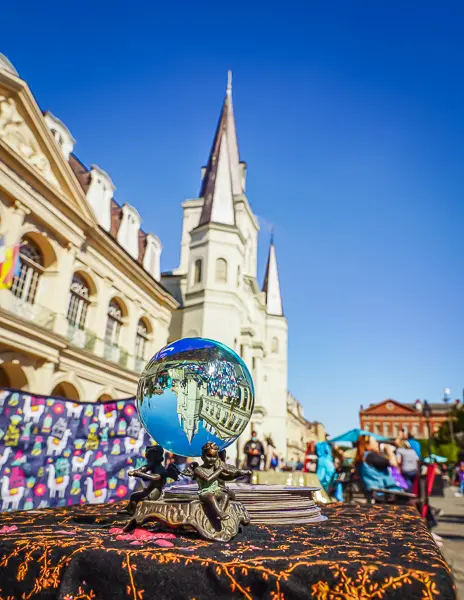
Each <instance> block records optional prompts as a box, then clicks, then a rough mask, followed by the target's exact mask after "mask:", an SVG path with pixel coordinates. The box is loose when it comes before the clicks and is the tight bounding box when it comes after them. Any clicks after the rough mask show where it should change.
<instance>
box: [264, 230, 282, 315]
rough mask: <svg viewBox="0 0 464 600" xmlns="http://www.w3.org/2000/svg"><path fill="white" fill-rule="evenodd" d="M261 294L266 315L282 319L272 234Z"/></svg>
mask: <svg viewBox="0 0 464 600" xmlns="http://www.w3.org/2000/svg"><path fill="white" fill-rule="evenodd" d="M263 292H264V293H265V294H266V312H267V314H268V315H274V316H277V317H282V316H283V314H284V311H283V305H282V295H281V293H280V283H279V272H278V270H277V259H276V252H275V245H274V232H272V233H271V242H270V245H269V255H268V258H267V266H266V274H265V276H264V284H263Z"/></svg>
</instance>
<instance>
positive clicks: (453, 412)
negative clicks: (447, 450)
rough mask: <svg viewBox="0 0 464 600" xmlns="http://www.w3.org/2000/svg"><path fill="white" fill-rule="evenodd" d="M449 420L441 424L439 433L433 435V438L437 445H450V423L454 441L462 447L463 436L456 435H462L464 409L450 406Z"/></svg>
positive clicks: (463, 431)
mask: <svg viewBox="0 0 464 600" xmlns="http://www.w3.org/2000/svg"><path fill="white" fill-rule="evenodd" d="M449 416H450V418H449V419H447V420H446V421H445V422H444V423H442V425H441V427H440V429H439V431H438V432H437V434H436V435H435V438H436V440H437V442H438V443H439V444H450V443H451V440H452V436H451V427H450V422H451V423H452V426H453V433H454V438H455V441H456V442H457V444H458V445H460V446H461V447H463V443H464V436H463V435H458V434H463V433H464V407H463V406H462V404H461V405H460V406H450V412H449Z"/></svg>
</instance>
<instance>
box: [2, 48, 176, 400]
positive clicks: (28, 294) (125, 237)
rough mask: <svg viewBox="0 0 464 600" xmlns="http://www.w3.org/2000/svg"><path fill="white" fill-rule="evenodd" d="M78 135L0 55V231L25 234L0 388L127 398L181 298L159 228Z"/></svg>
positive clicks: (6, 311) (5, 298)
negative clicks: (154, 229)
mask: <svg viewBox="0 0 464 600" xmlns="http://www.w3.org/2000/svg"><path fill="white" fill-rule="evenodd" d="M74 142H75V140H74V138H73V136H72V135H71V133H70V132H69V130H68V129H67V127H66V126H65V125H64V124H63V123H62V122H61V121H60V120H59V119H57V118H56V117H54V116H53V115H52V114H50V113H45V114H42V112H41V111H40V109H39V107H38V106H37V103H36V101H35V99H34V96H33V95H32V93H31V91H30V90H29V87H28V85H27V83H26V82H25V81H24V80H22V79H21V77H20V76H19V75H18V73H17V72H16V71H15V69H14V67H13V66H12V65H11V64H10V63H9V61H8V60H7V59H6V58H5V57H3V56H1V55H0V234H3V235H4V237H5V242H6V244H7V245H12V244H15V243H19V242H20V243H21V250H20V253H21V272H20V274H19V276H17V277H15V280H14V283H13V286H12V288H11V289H4V290H0V387H11V388H17V389H24V390H31V391H34V392H38V393H43V394H52V395H53V394H55V395H59V396H64V397H67V398H70V399H75V400H86V401H97V400H99V399H110V398H122V397H127V396H129V395H133V394H134V393H135V391H136V386H137V381H138V376H139V374H140V371H141V370H142V368H143V367H144V365H145V363H146V361H147V360H148V359H149V358H150V356H151V355H152V354H153V353H154V352H155V351H156V350H157V349H159V348H160V347H162V346H163V345H164V344H165V343H166V342H167V340H168V335H169V333H168V332H169V327H170V322H171V314H172V312H173V311H174V310H175V309H176V308H177V306H178V303H177V302H176V301H175V300H174V298H173V297H172V296H171V295H170V294H169V293H168V292H167V291H166V290H165V289H164V288H163V286H162V285H161V284H160V283H159V278H160V254H161V243H160V241H159V239H158V238H157V237H156V236H154V235H153V234H151V233H145V232H144V231H142V229H141V228H140V226H141V217H140V215H139V214H138V212H137V210H136V209H135V208H134V207H133V206H131V205H130V204H127V203H126V204H124V205H123V206H120V205H119V204H117V203H116V202H115V200H114V198H113V194H114V190H115V186H114V184H113V182H112V181H111V179H110V177H109V175H108V174H107V173H106V172H105V171H104V170H102V169H101V168H99V167H97V166H92V167H91V168H90V169H88V168H87V167H85V166H84V165H83V164H82V163H81V162H80V161H79V160H78V159H77V158H76V156H74V155H73V153H72V151H73V147H74Z"/></svg>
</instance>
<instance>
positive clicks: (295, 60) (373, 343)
mask: <svg viewBox="0 0 464 600" xmlns="http://www.w3.org/2000/svg"><path fill="white" fill-rule="evenodd" d="M167 5H169V6H167ZM2 16H3V22H4V23H7V24H8V23H10V24H11V26H7V27H5V28H3V29H2V44H1V48H0V51H1V52H3V53H4V54H6V55H7V56H8V57H9V58H10V60H11V61H12V62H13V64H14V65H15V66H16V68H17V69H18V71H19V72H20V74H21V75H22V76H23V77H24V78H25V79H26V80H27V81H28V82H29V85H30V86H31V88H32V90H33V92H34V94H35V96H36V98H37V100H38V102H39V104H40V105H41V107H42V108H43V109H49V110H51V111H52V112H53V113H55V114H56V115H57V116H58V117H59V118H61V119H62V120H63V121H64V122H65V123H66V124H67V125H68V127H69V128H70V130H71V132H72V133H73V135H74V136H75V137H76V139H77V145H76V153H77V154H78V156H79V157H80V158H81V159H82V160H83V161H84V162H85V163H86V164H89V165H90V164H92V163H97V164H99V165H100V166H101V167H102V168H104V169H105V170H107V171H108V173H109V174H110V176H111V177H112V178H113V181H114V182H115V184H116V186H117V191H116V198H117V199H118V200H119V201H120V202H121V203H122V202H125V201H127V202H130V203H132V204H134V205H136V206H137V208H138V209H139V211H140V213H141V214H142V216H143V218H144V228H145V229H146V230H152V231H153V232H155V233H157V234H158V235H159V236H160V237H161V239H162V241H163V244H164V251H163V259H162V267H163V269H171V268H173V267H175V266H177V261H178V255H179V240H180V229H181V216H182V213H181V206H180V204H181V202H182V200H183V199H184V198H187V197H195V196H196V195H197V194H198V191H199V186H200V167H201V166H202V165H203V164H204V163H205V161H206V158H207V154H208V151H209V148H210V144H211V141H212V137H213V133H214V129H215V126H216V122H217V118H218V116H219V111H220V107H221V103H222V99H223V95H224V89H225V84H226V73H227V69H229V68H231V69H232V70H233V72H234V104H235V114H236V119H237V127H238V135H239V144H240V151H241V158H242V159H244V160H246V161H247V162H248V185H247V192H248V197H249V199H250V202H251V204H252V207H253V209H254V211H255V213H256V214H257V215H258V216H259V217H260V219H261V222H262V235H261V239H260V249H259V257H260V276H261V280H262V274H263V270H264V266H265V258H266V253H267V245H268V239H269V225H270V224H274V225H275V230H276V231H275V234H276V245H277V258H278V262H279V269H280V276H281V285H282V291H283V298H284V307H285V311H286V315H287V317H288V319H289V332H290V336H289V340H290V345H289V363H290V368H289V388H290V390H291V391H292V392H293V393H294V394H295V395H296V396H297V398H299V399H300V400H301V401H302V402H303V404H304V406H305V413H306V416H307V417H308V418H309V419H311V420H313V419H319V420H321V421H323V422H324V423H325V424H326V426H327V428H328V429H329V431H330V432H331V433H332V434H334V435H335V434H338V433H341V432H342V431H343V430H345V429H348V428H351V427H353V426H356V424H357V422H358V410H359V406H360V405H361V404H364V405H367V404H369V403H371V402H378V401H381V400H383V399H385V398H387V397H392V398H395V399H397V400H399V401H405V402H412V401H414V400H415V399H416V398H427V399H428V400H431V401H439V400H440V399H441V397H442V390H443V388H444V387H446V386H448V387H450V388H451V389H452V390H453V395H455V396H460V395H461V390H462V387H463V386H464V378H463V376H462V373H463V364H464V356H463V348H462V339H463V337H464V331H463V329H464V328H463V293H462V292H463V284H462V280H463V260H462V256H463V252H462V248H461V243H462V242H461V239H462V231H463V229H464V226H463V217H464V209H463V202H462V191H463V164H464V148H463V139H464V111H463V106H464V79H463V76H462V73H463V62H464V60H463V59H464V40H463V36H462V23H463V17H464V5H463V4H462V2H460V1H459V2H457V1H450V2H447V3H446V4H445V5H443V4H441V5H440V3H438V2H436V1H434V2H430V1H425V2H399V1H394V2H388V3H387V2H377V1H376V2H372V0H369V1H367V0H366V1H358V2H353V1H348V0H337V1H330V0H329V1H327V2H324V3H317V5H316V3H313V2H287V3H285V4H281V3H279V4H277V3H272V2H266V3H263V2H260V1H255V2H249V3H245V2H242V1H236V2H233V3H219V2H191V1H190V2H184V1H183V0H182V1H178V2H176V3H163V5H161V3H158V2H156V3H155V2H151V3H150V2H138V3H124V4H123V3H122V2H116V3H114V2H111V3H110V2H106V1H99V2H92V3H90V2H86V1H82V2H80V3H79V7H78V9H77V8H76V5H75V4H69V3H64V2H48V3H47V4H46V7H44V6H43V5H41V4H37V3H35V2H34V3H33V2H31V1H27V2H26V3H25V4H24V3H23V4H22V5H20V4H18V3H7V5H6V6H4V7H3V8H2Z"/></svg>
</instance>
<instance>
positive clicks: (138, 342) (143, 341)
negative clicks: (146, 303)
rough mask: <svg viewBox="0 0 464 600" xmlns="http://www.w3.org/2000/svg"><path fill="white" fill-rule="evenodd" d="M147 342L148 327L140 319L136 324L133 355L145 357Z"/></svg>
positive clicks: (140, 357) (141, 358) (142, 358)
mask: <svg viewBox="0 0 464 600" xmlns="http://www.w3.org/2000/svg"><path fill="white" fill-rule="evenodd" d="M147 342H148V327H147V324H146V323H145V322H144V321H143V320H142V319H140V321H139V323H138V325H137V335H136V337H135V357H136V358H139V359H140V360H144V359H145V349H146V346H147Z"/></svg>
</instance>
